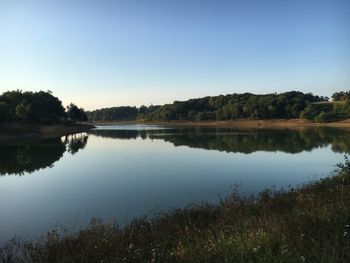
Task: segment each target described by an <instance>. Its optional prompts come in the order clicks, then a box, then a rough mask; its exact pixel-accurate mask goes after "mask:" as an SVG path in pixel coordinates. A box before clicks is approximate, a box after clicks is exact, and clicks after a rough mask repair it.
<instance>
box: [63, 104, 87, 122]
mask: <svg viewBox="0 0 350 263" xmlns="http://www.w3.org/2000/svg"><path fill="white" fill-rule="evenodd" d="M67 117H68V119H69V120H72V121H74V122H77V121H87V115H86V112H85V110H84V109H83V108H78V106H77V105H75V104H74V103H71V104H69V105H68V106H67Z"/></svg>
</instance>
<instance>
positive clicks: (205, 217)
mask: <svg viewBox="0 0 350 263" xmlns="http://www.w3.org/2000/svg"><path fill="white" fill-rule="evenodd" d="M338 167H339V170H338V172H337V173H336V175H335V176H332V177H329V178H326V179H322V180H321V181H317V182H313V183H310V184H308V185H303V186H300V187H299V188H295V189H290V190H289V191H286V192H285V191H279V192H271V191H269V190H266V191H264V192H262V193H261V194H260V195H259V196H258V197H245V198H242V197H238V195H237V194H235V193H233V194H232V195H231V196H229V197H227V198H226V199H224V200H222V201H221V202H220V203H219V204H217V205H209V204H203V205H199V206H192V207H188V208H186V209H181V210H174V211H170V212H168V213H165V214H160V215H158V216H155V217H154V218H153V219H147V218H141V219H137V220H135V221H133V222H132V223H130V224H129V225H127V226H125V227H123V228H121V227H118V225H116V224H115V223H106V222H105V223H103V222H101V221H100V220H98V219H94V220H92V222H91V224H90V226H89V227H88V228H86V229H83V230H81V231H80V232H78V233H67V232H66V233H62V232H61V231H58V230H53V231H51V232H49V233H48V234H47V235H46V236H45V237H43V238H42V239H41V240H39V241H35V242H28V241H27V242H22V241H20V240H18V239H17V240H14V241H12V242H9V243H8V244H7V246H5V247H3V248H2V250H1V255H2V260H3V261H4V262H20V261H21V260H23V262H350V233H349V231H350V228H349V225H350V162H349V161H348V160H347V159H346V162H345V163H344V164H340V165H338Z"/></svg>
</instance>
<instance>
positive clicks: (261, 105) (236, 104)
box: [143, 91, 327, 120]
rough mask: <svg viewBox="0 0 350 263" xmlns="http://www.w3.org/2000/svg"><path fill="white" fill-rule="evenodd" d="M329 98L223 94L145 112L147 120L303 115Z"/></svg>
mask: <svg viewBox="0 0 350 263" xmlns="http://www.w3.org/2000/svg"><path fill="white" fill-rule="evenodd" d="M321 101H327V98H324V97H319V96H314V95H313V94H311V93H307V94H304V93H302V92H297V91H291V92H285V93H281V94H276V93H274V94H266V95H255V94H251V93H243V94H231V95H226V96H223V95H220V96H213V97H204V98H199V99H191V100H187V101H182V102H180V101H175V102H174V103H173V104H166V105H164V106H162V107H159V108H158V109H156V110H154V111H152V112H150V113H148V114H144V115H143V117H144V118H145V119H146V120H231V119H241V118H248V119H273V118H299V116H300V113H301V111H302V110H304V109H305V107H307V106H308V105H309V104H311V103H314V102H321Z"/></svg>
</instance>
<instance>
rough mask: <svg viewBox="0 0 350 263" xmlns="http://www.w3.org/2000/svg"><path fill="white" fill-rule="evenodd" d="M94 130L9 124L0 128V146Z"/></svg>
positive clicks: (86, 126) (62, 125)
mask: <svg viewBox="0 0 350 263" xmlns="http://www.w3.org/2000/svg"><path fill="white" fill-rule="evenodd" d="M93 128H95V126H94V125H90V124H72V125H65V124H54V125H43V124H18V123H13V124H9V125H8V126H7V127H6V128H3V127H1V128H0V144H1V146H4V145H9V144H16V143H23V142H26V141H30V140H36V139H47V138H54V137H61V136H65V135H70V134H73V133H80V132H87V131H89V130H91V129H93Z"/></svg>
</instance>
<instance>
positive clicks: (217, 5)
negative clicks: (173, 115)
mask: <svg viewBox="0 0 350 263" xmlns="http://www.w3.org/2000/svg"><path fill="white" fill-rule="evenodd" d="M9 89H22V90H51V91H53V92H54V95H56V96H58V97H60V98H61V99H62V101H63V102H64V104H68V103H69V102H71V101H73V102H76V103H77V104H79V105H80V106H83V107H85V108H86V109H95V108H100V107H108V106H118V105H141V104H145V105H149V104H151V103H153V104H163V103H170V102H172V101H174V100H184V99H188V98H192V97H202V96H206V95H219V94H228V93H234V92H236V93H240V92H253V93H270V92H283V91H288V90H300V91H304V92H313V93H316V94H319V95H325V96H329V95H331V94H332V93H333V92H334V91H337V90H349V89H350V1H349V0H315V1H311V0H283V1H282V0H231V1H224V0H221V1H220V0H211V1H209V0H208V1H206V0H172V1H170V0H169V1H167V0H139V1H136V0H121V1H117V0H116V1H107V0H99V1H98V0H95V1H90V0H84V1H83V0H82V1H78V0H75V1H74V0H58V1H50V0H43V1H39V0H38V1H36V0H32V1H19V0H0V92H3V91H5V90H9Z"/></svg>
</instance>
